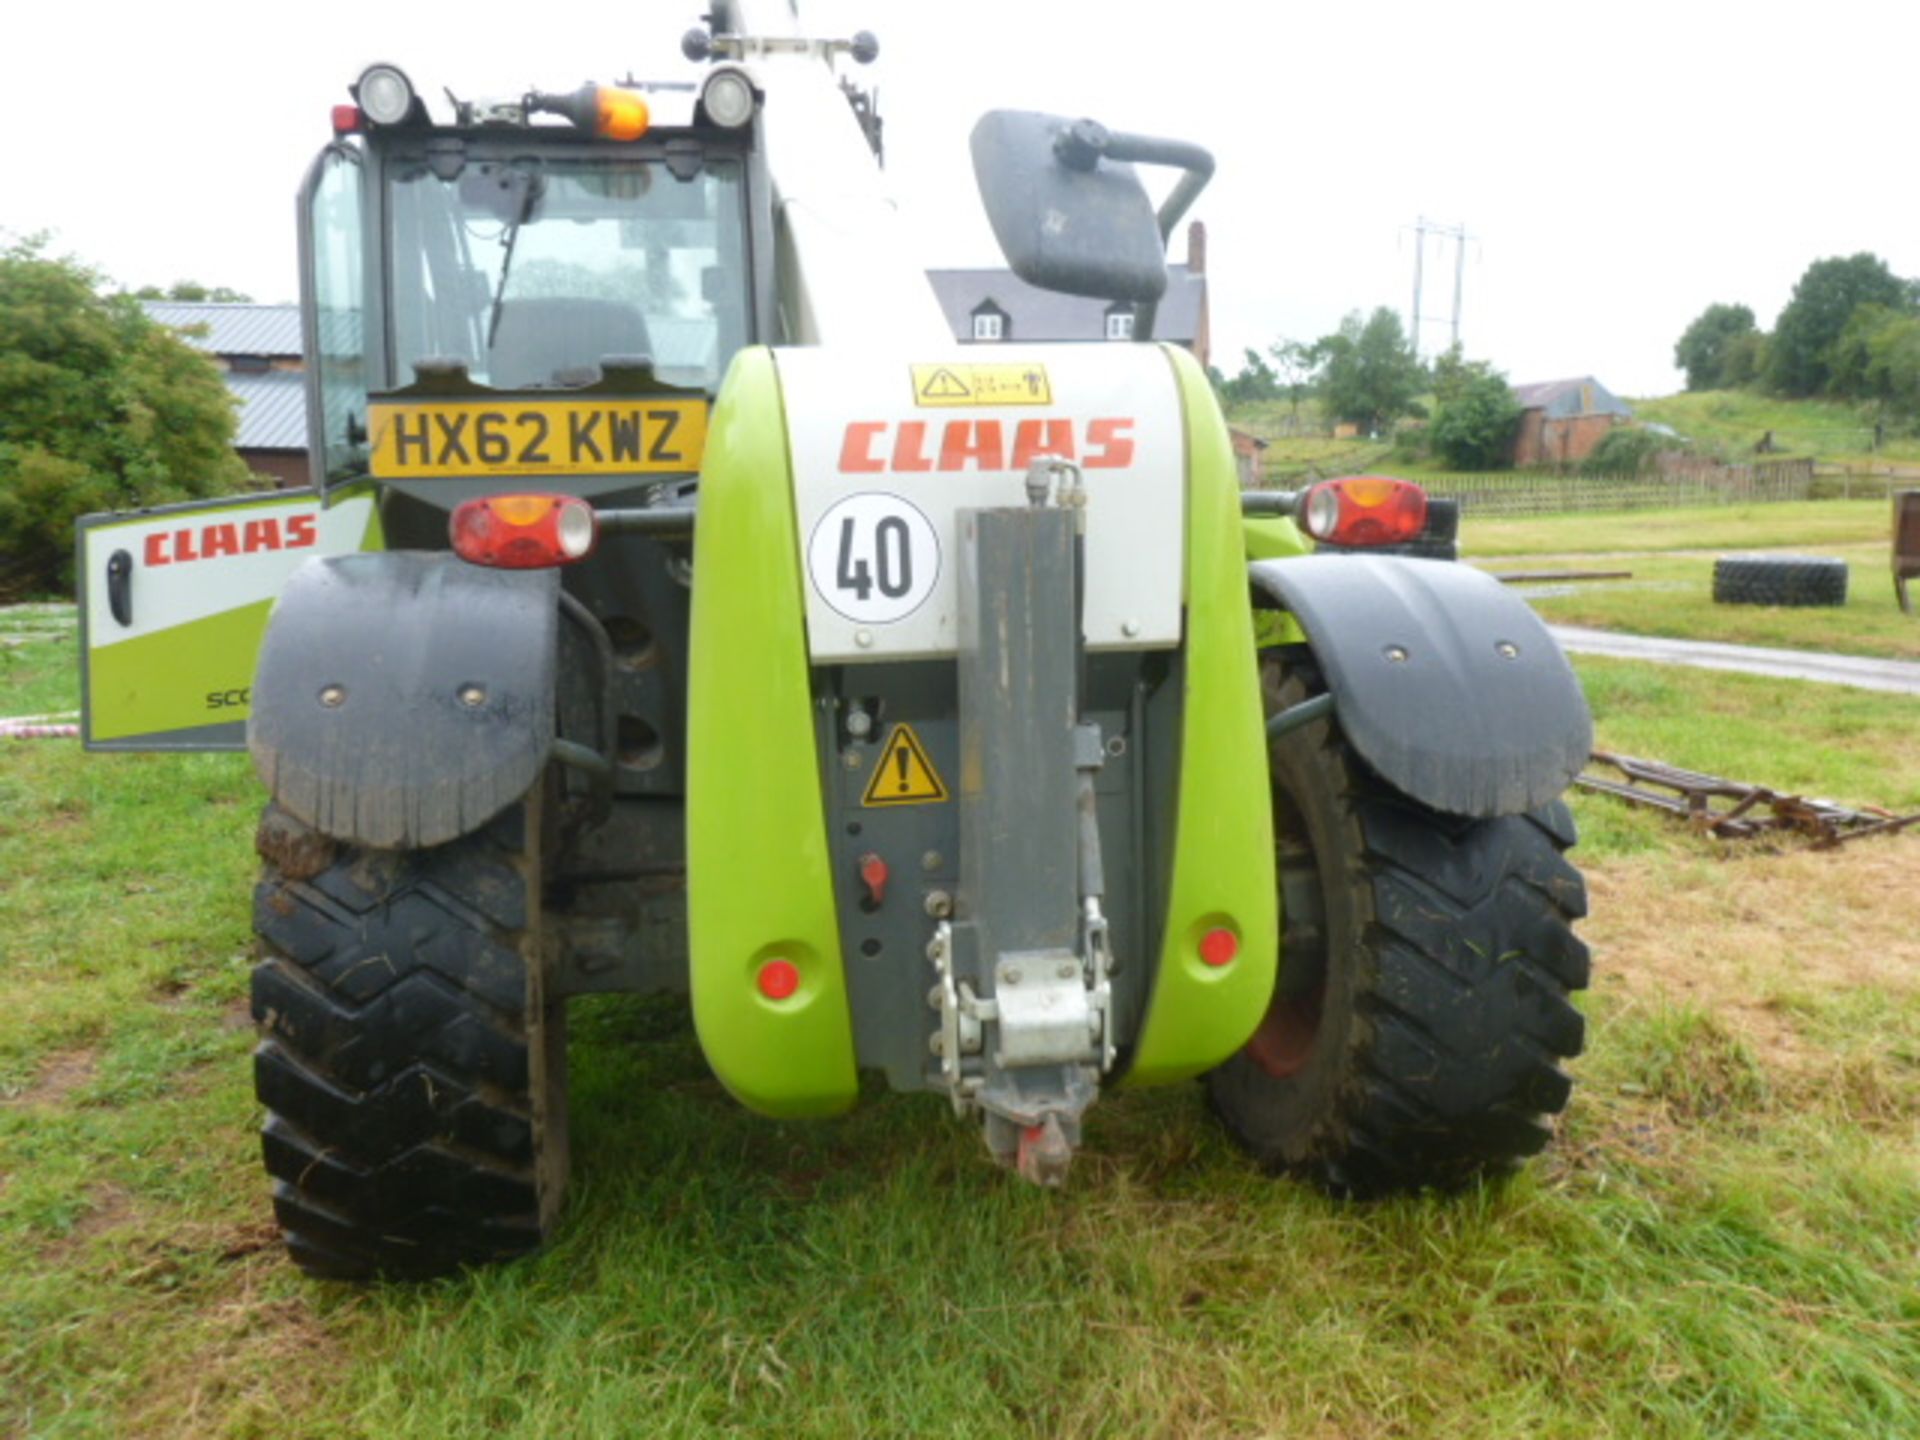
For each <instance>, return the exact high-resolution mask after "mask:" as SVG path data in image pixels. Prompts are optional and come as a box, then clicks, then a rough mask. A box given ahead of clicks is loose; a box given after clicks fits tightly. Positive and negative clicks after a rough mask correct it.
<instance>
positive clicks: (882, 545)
mask: <svg viewBox="0 0 1920 1440" xmlns="http://www.w3.org/2000/svg"><path fill="white" fill-rule="evenodd" d="M807 574H808V577H809V578H810V579H811V580H812V581H813V588H814V589H815V590H817V591H819V592H820V598H821V599H823V600H825V601H826V602H827V604H828V605H830V606H832V607H833V609H834V611H835V613H837V614H840V615H843V616H845V617H846V618H847V619H849V620H851V621H853V622H854V623H856V624H860V625H888V624H892V623H893V622H894V621H896V620H904V619H906V617H907V616H909V615H911V614H912V613H913V612H914V611H915V610H918V609H919V608H920V606H921V604H922V603H923V602H924V601H925V600H926V598H927V596H929V595H931V594H932V593H933V587H934V585H935V584H936V583H937V582H938V581H939V579H940V539H939V537H938V536H937V535H936V534H934V530H933V524H932V522H931V521H929V520H928V519H927V517H926V516H925V515H924V514H923V513H922V512H921V510H920V508H919V507H918V506H917V505H914V504H913V503H912V502H911V501H908V500H903V499H901V498H900V497H899V496H898V495H889V494H887V493H885V492H883V491H866V492H863V493H861V494H858V495H848V496H847V497H845V498H844V499H842V500H840V501H839V502H838V503H836V504H835V505H834V506H833V507H832V508H830V509H829V510H828V511H827V513H826V514H824V515H822V516H821V517H820V523H819V524H817V525H815V526H814V527H813V535H812V537H811V538H810V539H809V540H808V541H807Z"/></svg>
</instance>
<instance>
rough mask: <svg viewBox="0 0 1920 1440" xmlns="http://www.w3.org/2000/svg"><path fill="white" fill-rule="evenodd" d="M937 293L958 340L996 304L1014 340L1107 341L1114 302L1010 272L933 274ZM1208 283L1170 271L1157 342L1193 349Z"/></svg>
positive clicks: (1181, 270)
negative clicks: (1043, 284) (981, 312)
mask: <svg viewBox="0 0 1920 1440" xmlns="http://www.w3.org/2000/svg"><path fill="white" fill-rule="evenodd" d="M927 279H929V280H930V281H932V282H933V293H934V294H935V295H936V296H938V297H939V300H940V308H941V309H942V310H944V311H946V314H947V324H948V325H949V326H950V327H951V328H952V330H953V336H954V339H956V340H971V339H973V312H974V311H975V310H977V309H978V308H979V307H980V306H981V305H983V304H985V303H986V302H988V301H992V302H993V303H994V304H995V305H996V306H998V307H999V308H1000V309H1001V310H1003V311H1005V312H1006V315H1007V318H1008V334H1007V338H1008V339H1009V340H1015V341H1027V340H1105V339H1106V338H1107V312H1108V311H1110V310H1112V309H1113V308H1114V307H1113V302H1112V301H1110V300H1090V299H1087V298H1086V297H1084V296H1080V295H1062V294H1060V293H1059V292H1058V291H1056V290H1042V289H1040V288H1039V287H1038V286H1037V285H1029V284H1027V282H1026V281H1024V280H1022V279H1020V278H1019V277H1018V276H1016V275H1015V274H1014V273H1013V272H1012V271H1011V270H998V269H993V270H929V271H928V272H927ZM1206 293H1207V281H1206V277H1205V276H1204V275H1196V274H1194V273H1193V272H1192V271H1190V270H1189V269H1188V268H1187V267H1186V266H1185V265H1169V266H1168V267H1167V293H1166V294H1165V295H1163V296H1161V297H1160V312H1159V315H1158V316H1157V318H1156V319H1155V321H1154V327H1153V333H1154V338H1155V339H1157V340H1173V341H1178V342H1180V343H1183V344H1188V345H1191V344H1192V343H1193V342H1194V340H1195V339H1196V338H1198V335H1199V330H1200V316H1201V313H1202V310H1203V307H1204V304H1205V298H1206Z"/></svg>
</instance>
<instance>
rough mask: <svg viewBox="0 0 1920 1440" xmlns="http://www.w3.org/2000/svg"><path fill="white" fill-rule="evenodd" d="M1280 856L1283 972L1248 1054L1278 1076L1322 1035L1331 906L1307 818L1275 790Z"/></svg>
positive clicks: (1301, 1060)
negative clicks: (1327, 922)
mask: <svg viewBox="0 0 1920 1440" xmlns="http://www.w3.org/2000/svg"><path fill="white" fill-rule="evenodd" d="M1273 825H1274V860H1275V862H1276V868H1277V869H1278V871H1279V879H1280V923H1281V930H1280V962H1281V963H1280V973H1279V978H1278V979H1277V980H1276V982H1275V984H1274V988H1273V999H1272V1001H1271V1002H1270V1003H1269V1004H1268V1006H1267V1013H1266V1016H1265V1017H1264V1018H1263V1019H1262V1020H1261V1022H1260V1028H1259V1029H1257V1030H1255V1031H1254V1032H1253V1038H1252V1039H1250V1040H1249V1041H1247V1044H1246V1053H1247V1058H1249V1059H1250V1060H1252V1061H1253V1063H1254V1064H1255V1065H1257V1066H1259V1067H1260V1069H1261V1070H1263V1071H1265V1072H1266V1073H1267V1074H1268V1075H1271V1076H1272V1077H1273V1078H1275V1079H1276V1080H1285V1079H1288V1078H1290V1077H1292V1076H1294V1075H1297V1074H1299V1073H1300V1072H1301V1071H1302V1070H1304V1069H1305V1068H1306V1067H1307V1063H1308V1062H1309V1061H1310V1060H1312V1059H1313V1054H1314V1051H1315V1049H1316V1048H1317V1047H1318V1044H1319V1040H1320V1017H1321V1014H1322V1012H1323V1010H1324V1009H1325V1006H1326V996H1327V929H1326V920H1327V905H1326V894H1325V890H1324V887H1323V886H1322V884H1321V878H1320V865H1319V861H1318V860H1317V859H1316V857H1315V856H1314V853H1313V846H1312V844H1311V842H1310V841H1309V840H1308V838H1307V825H1306V817H1305V816H1304V815H1303V814H1302V813H1301V811H1300V807H1299V806H1297V805H1295V804H1294V803H1293V799H1292V797H1291V796H1289V795H1288V794H1287V793H1286V791H1284V790H1283V789H1281V788H1280V787H1279V786H1277V785H1276V786H1275V787H1274V790H1273Z"/></svg>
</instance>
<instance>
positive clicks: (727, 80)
mask: <svg viewBox="0 0 1920 1440" xmlns="http://www.w3.org/2000/svg"><path fill="white" fill-rule="evenodd" d="M700 105H701V108H702V109H704V110H705V111H706V112H707V118H708V119H709V120H711V121H712V122H713V123H714V124H716V125H719V126H721V127H723V128H724V129H728V130H737V129H739V128H740V126H742V125H744V124H746V123H747V122H748V121H749V120H751V119H752V118H753V82H752V81H751V80H749V79H747V76H746V72H745V71H743V70H737V69H735V68H734V67H733V66H731V65H723V66H721V67H720V68H719V69H717V70H715V71H714V72H713V73H712V74H711V75H709V76H708V77H707V83H706V84H705V85H703V86H702V87H701V89H700Z"/></svg>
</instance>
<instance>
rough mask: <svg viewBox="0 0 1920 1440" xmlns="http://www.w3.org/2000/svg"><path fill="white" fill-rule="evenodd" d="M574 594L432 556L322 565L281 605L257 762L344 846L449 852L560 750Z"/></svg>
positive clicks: (545, 581) (256, 698) (254, 729)
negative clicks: (562, 597) (568, 600)
mask: <svg viewBox="0 0 1920 1440" xmlns="http://www.w3.org/2000/svg"><path fill="white" fill-rule="evenodd" d="M559 591H560V580H559V574H558V572H557V571H553V570H523V571H505V570H485V569H481V568H479V567H478V566H473V565H468V564H467V563H466V562H464V561H462V560H460V559H458V558H457V557H455V556H452V555H446V554H427V553H424V552H420V551H407V550H400V551H392V552H388V553H385V554H368V555H342V556H338V557H336V558H333V559H327V560H309V561H308V562H307V563H306V564H305V565H303V566H301V567H300V568H299V569H298V570H296V571H295V572H294V573H293V575H292V576H291V577H290V578H289V579H288V581H287V584H286V586H285V588H284V589H283V590H282V591H281V592H280V599H279V602H278V603H277V605H276V606H275V607H274V611H273V617H272V619H271V620H270V621H269V622H268V625H267V634H266V640H265V641H264V643H263V644H262V646H261V649H260V666H259V670H258V672H257V674H256V675H255V678H254V683H253V714H252V718H251V719H249V721H248V722H247V748H248V749H249V750H251V751H252V752H253V763H254V767H255V768H256V769H257V770H258V771H259V772H260V778H261V780H262V781H263V782H265V784H266V787H267V789H268V790H269V791H271V792H272V794H273V798H274V799H275V800H277V801H278V802H279V803H280V805H281V806H282V807H283V808H284V809H286V810H288V811H290V812H291V813H292V814H293V815H294V816H295V817H297V818H298V819H300V820H302V821H305V822H306V823H307V824H308V825H311V826H313V827H314V828H315V829H316V830H319V831H321V832H323V833H324V834H327V835H331V836H333V837H335V838H336V839H340V840H348V841H353V842H356V843H358V844H362V845H372V846H377V847H380V848H382V849H403V848H404V849H414V848H419V847H423V846H427V845H440V844H444V843H445V842H446V841H449V840H453V839H455V838H457V837H459V836H461V835H465V834H467V833H469V832H470V831H473V830H477V829H478V828H479V827H480V826H482V825H484V824H485V823H486V822H487V821H488V820H490V819H492V818H493V817H494V816H495V815H497V814H499V813H500V811H502V810H503V809H505V808H506V807H507V806H508V805H510V804H512V803H513V802H514V801H515V800H517V799H519V798H520V797H521V796H522V795H524V794H526V792H527V790H528V789H529V788H530V787H531V786H532V785H533V783H534V781H535V780H536V779H538V778H539V775H540V772H541V769H542V767H543V766H545V764H546V762H547V759H548V756H549V755H550V754H551V752H552V750H553V740H554V691H555V681H556V670H557V666H558V658H557V651H558V645H559V634H558V630H559Z"/></svg>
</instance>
